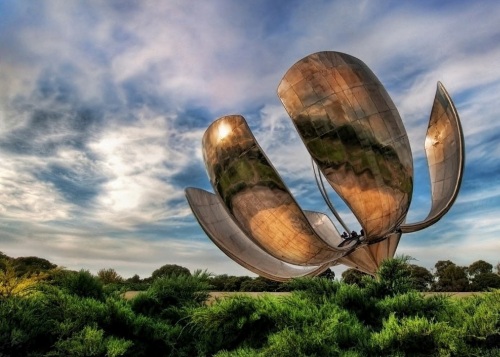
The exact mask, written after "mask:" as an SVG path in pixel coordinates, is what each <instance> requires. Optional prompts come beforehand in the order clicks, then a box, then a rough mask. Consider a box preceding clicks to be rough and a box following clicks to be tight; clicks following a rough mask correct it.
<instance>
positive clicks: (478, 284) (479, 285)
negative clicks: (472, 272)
mask: <svg viewBox="0 0 500 357" xmlns="http://www.w3.org/2000/svg"><path fill="white" fill-rule="evenodd" d="M489 289H500V276H498V275H497V274H495V273H484V274H477V275H476V276H475V277H474V279H472V281H471V290H473V291H488V290H489Z"/></svg>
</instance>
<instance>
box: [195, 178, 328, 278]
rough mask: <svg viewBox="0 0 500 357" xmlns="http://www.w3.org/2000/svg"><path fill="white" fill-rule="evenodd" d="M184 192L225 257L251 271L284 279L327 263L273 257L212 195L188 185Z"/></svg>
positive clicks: (313, 272) (318, 270)
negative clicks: (306, 263) (299, 262)
mask: <svg viewBox="0 0 500 357" xmlns="http://www.w3.org/2000/svg"><path fill="white" fill-rule="evenodd" d="M185 192H186V198H187V201H188V203H189V206H190V207H191V210H192V211H193V213H194V215H195V217H196V219H197V220H198V222H199V223H200V226H201V227H202V228H203V230H204V231H205V233H206V234H207V235H208V237H209V238H210V239H211V240H212V241H213V242H214V243H215V245H216V246H217V247H219V249H220V250H222V251H223V252H224V253H225V254H226V255H227V256H228V257H230V258H231V259H232V260H234V261H235V262H237V263H238V264H240V265H241V266H243V267H244V268H246V269H248V270H250V271H252V272H254V273H255V274H258V275H260V276H263V277H266V278H269V279H272V280H277V281H285V280H288V279H291V278H296V277H301V276H314V275H317V274H320V273H322V272H323V271H325V270H326V269H328V267H329V266H330V264H323V265H320V266H294V265H291V264H287V263H285V262H282V261H281V260H278V259H276V258H275V257H273V256H272V255H270V254H268V253H266V252H265V251H264V250H262V249H261V248H259V247H258V246H257V245H256V244H255V243H254V242H253V241H252V240H251V239H250V238H248V236H247V235H246V234H245V233H244V232H243V231H242V230H241V229H240V227H239V226H238V224H236V222H235V221H234V220H233V218H232V217H231V216H230V215H229V214H228V213H227V211H226V210H225V208H224V206H223V205H222V203H221V201H220V200H219V199H218V198H217V196H216V195H214V194H213V193H210V192H207V191H204V190H201V189H198V188H192V187H190V188H186V190H185Z"/></svg>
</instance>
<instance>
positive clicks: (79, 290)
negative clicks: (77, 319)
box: [57, 269, 104, 300]
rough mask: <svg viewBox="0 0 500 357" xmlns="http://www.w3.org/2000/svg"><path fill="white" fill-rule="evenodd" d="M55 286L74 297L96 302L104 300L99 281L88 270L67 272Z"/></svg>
mask: <svg viewBox="0 0 500 357" xmlns="http://www.w3.org/2000/svg"><path fill="white" fill-rule="evenodd" d="M57 285H59V286H61V287H62V288H63V289H64V290H66V291H67V292H68V293H70V294H73V295H76V296H80V297H89V298H94V299H97V300H103V299H104V290H103V286H102V283H101V281H100V280H99V279H98V278H97V277H95V276H93V275H92V274H91V273H90V272H89V271H88V270H83V269H82V270H80V271H79V272H67V273H66V274H63V275H62V276H61V277H60V280H59V281H57Z"/></svg>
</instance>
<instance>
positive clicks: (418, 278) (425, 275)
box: [409, 264, 434, 291]
mask: <svg viewBox="0 0 500 357" xmlns="http://www.w3.org/2000/svg"><path fill="white" fill-rule="evenodd" d="M409 268H410V274H411V278H412V280H413V286H414V288H415V289H417V290H418V291H428V290H429V289H430V287H431V285H432V282H433V281H434V276H433V275H432V273H431V272H430V271H429V270H427V269H426V268H424V267H421V266H419V265H415V264H410V265H409Z"/></svg>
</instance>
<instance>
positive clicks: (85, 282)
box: [0, 256, 500, 357]
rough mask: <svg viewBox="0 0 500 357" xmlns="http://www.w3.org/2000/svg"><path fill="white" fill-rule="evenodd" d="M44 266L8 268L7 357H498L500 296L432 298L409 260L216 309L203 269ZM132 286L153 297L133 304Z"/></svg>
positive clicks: (3, 278) (2, 324) (0, 329)
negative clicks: (127, 295)
mask: <svg viewBox="0 0 500 357" xmlns="http://www.w3.org/2000/svg"><path fill="white" fill-rule="evenodd" d="M38 259H39V258H36V259H31V258H30V259H25V258H22V259H20V258H17V259H13V258H8V257H5V256H4V259H3V260H2V263H1V266H0V286H1V287H2V289H3V290H2V291H3V293H2V295H1V297H0V356H42V355H43V356H213V355H215V356H218V357H229V356H240V357H242V356H293V357H295V356H351V357H354V356H386V355H393V356H396V355H397V356H405V355H426V356H427V355H447V356H498V355H499V354H500V348H499V346H500V330H499V329H500V325H499V321H500V320H499V317H500V315H499V314H500V290H495V291H492V292H488V293H484V294H479V295H475V296H472V297H469V298H463V299H453V298H449V297H447V296H445V295H438V296H431V297H424V295H423V294H421V293H419V292H417V291H415V286H416V285H415V279H414V277H412V273H411V271H412V270H411V267H410V265H409V264H408V262H407V261H406V260H405V259H393V260H387V261H385V262H384V263H383V264H382V266H381V268H380V270H379V271H378V273H377V278H376V279H374V278H371V277H367V276H364V277H361V279H360V280H359V281H358V282H356V283H353V284H347V283H345V282H339V281H336V280H334V279H332V277H331V276H330V277H329V278H328V277H323V278H302V279H294V280H292V281H290V282H287V283H286V284H281V285H280V286H281V287H282V288H284V289H288V290H289V291H292V293H291V294H290V295H288V296H285V297H283V296H282V297H276V296H270V295H263V296H261V297H259V298H251V297H249V296H245V295H239V296H232V297H228V298H224V299H221V300H218V301H216V302H215V303H213V304H211V305H210V306H208V305H207V304H205V302H206V300H207V297H208V294H209V291H210V290H211V289H213V288H214V285H213V283H214V278H216V277H212V276H210V274H207V273H203V272H200V271H197V272H194V273H191V272H189V271H188V270H187V269H185V268H183V267H179V266H172V265H166V266H163V267H161V268H160V269H158V270H156V271H155V272H156V273H153V274H152V276H151V277H148V278H147V279H144V280H143V279H140V278H139V277H137V276H135V277H132V278H130V279H123V278H121V277H120V276H119V275H118V274H116V272H114V271H113V270H111V269H106V270H101V271H100V272H99V274H98V276H94V275H92V274H90V273H89V272H88V271H84V270H81V271H78V272H71V271H67V270H64V269H60V268H58V267H54V266H51V265H48V264H47V261H43V260H38ZM258 279H259V278H256V279H253V280H254V281H255V280H257V281H259V280H258ZM221 280H222V281H226V282H228V281H231V280H232V279H229V277H228V279H221ZM245 281H250V280H245ZM245 281H243V282H242V283H241V284H240V288H241V286H242V285H244V284H243V283H244V282H245ZM133 284H136V285H137V286H139V287H141V286H142V287H146V288H145V290H144V291H142V292H141V293H139V294H138V295H137V296H136V297H135V298H133V299H131V300H126V299H124V298H123V294H122V293H121V291H123V290H122V288H124V287H125V288H129V287H130V286H132V285H133ZM141 284H142V285H141ZM6 287H7V288H6Z"/></svg>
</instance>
